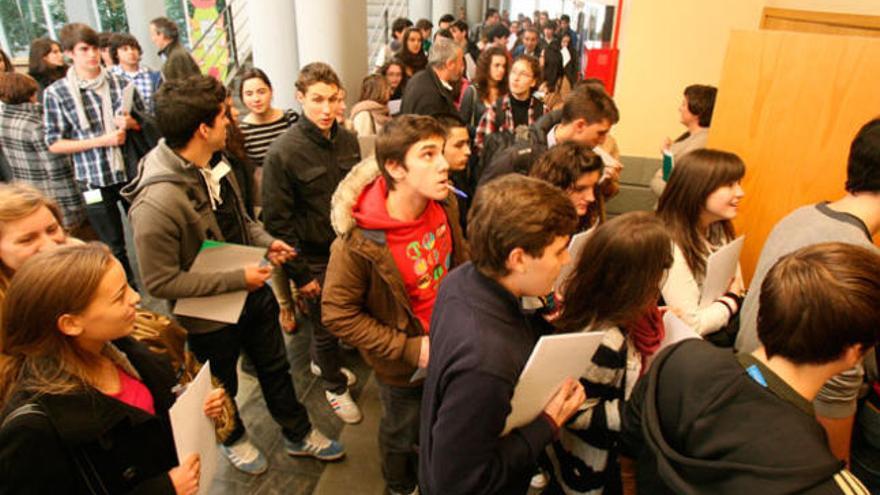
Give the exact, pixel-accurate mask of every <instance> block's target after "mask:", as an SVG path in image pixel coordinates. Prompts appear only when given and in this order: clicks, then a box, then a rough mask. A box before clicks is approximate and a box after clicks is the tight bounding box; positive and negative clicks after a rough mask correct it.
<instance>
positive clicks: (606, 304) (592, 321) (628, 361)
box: [549, 212, 672, 493]
mask: <svg viewBox="0 0 880 495" xmlns="http://www.w3.org/2000/svg"><path fill="white" fill-rule="evenodd" d="M671 265H672V242H671V239H670V237H669V234H668V233H667V232H666V229H665V227H664V226H663V223H662V222H661V221H660V220H659V219H658V218H657V217H656V216H655V215H654V214H653V213H649V212H632V213H626V214H624V215H621V216H619V217H615V218H613V219H611V220H609V221H608V222H606V223H604V224H602V225H600V226H599V227H598V228H596V231H595V232H593V234H591V235H590V238H589V239H588V240H587V242H586V244H585V245H584V248H583V250H582V251H581V254H580V257H579V258H578V260H577V261H576V262H575V269H574V271H573V272H572V274H571V275H570V276H569V277H568V280H566V282H565V284H564V289H563V292H564V301H565V303H564V304H563V308H562V313H561V315H560V317H559V319H558V320H557V321H556V325H557V326H558V327H559V328H561V329H562V330H564V331H569V332H580V331H590V332H603V337H602V342H601V344H600V345H599V348H598V349H597V350H596V352H595V354H594V355H593V356H590V357H589V358H588V359H589V361H588V362H587V363H585V364H586V372H585V373H584V375H583V376H582V377H581V378H580V382H581V384H582V385H583V386H584V391H585V392H586V396H587V402H586V403H585V404H584V406H582V407H581V410H580V411H579V412H578V413H576V414H575V415H574V416H573V417H572V418H571V419H570V420H569V421H568V422H567V423H566V425H565V426H564V427H563V428H561V429H560V433H559V439H558V440H557V441H555V442H554V443H553V446H552V448H551V449H549V450H550V454H551V455H550V457H551V463H552V464H553V471H554V474H555V476H553V483H554V484H555V485H556V486H555V488H556V489H557V491H559V489H560V487H562V488H564V492H565V493H602V490H603V489H605V490H608V493H619V492H620V477H619V476H617V473H619V467H618V459H617V456H616V452H617V438H618V435H619V434H620V422H621V417H620V411H622V410H623V404H624V403H625V401H627V400H628V399H629V396H630V393H631V392H632V389H633V387H634V386H635V383H636V380H638V378H639V377H640V376H641V375H642V374H643V373H644V371H645V369H646V368H647V363H646V360H647V358H648V357H650V356H652V355H653V354H654V353H656V352H657V351H658V350H659V348H660V342H661V340H662V339H663V334H664V332H663V323H662V321H661V316H660V311H659V310H658V309H657V298H658V297H659V286H660V283H661V280H662V279H663V276H664V274H665V273H666V271H667V270H668V269H669V267H670V266H671ZM585 359H586V357H585ZM585 466H586V468H587V469H584V467H585ZM551 491H553V490H552V489H551ZM554 493H555V491H554Z"/></svg>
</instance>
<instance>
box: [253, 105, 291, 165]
mask: <svg viewBox="0 0 880 495" xmlns="http://www.w3.org/2000/svg"><path fill="white" fill-rule="evenodd" d="M298 120H299V114H297V113H296V112H295V111H293V110H285V111H284V114H283V115H282V116H281V118H280V119H278V120H276V121H274V122H268V123H265V124H251V123H248V122H244V121H242V122H241V125H240V126H239V127H240V128H241V133H242V134H244V150H245V152H247V156H248V158H249V159H250V160H251V163H253V164H254V166H257V167H261V166H262V165H263V158H265V156H266V152H267V151H269V145H271V144H272V141H275V138H277V137H278V136H280V135H281V134H284V131H286V130H287V129H289V128H290V126H292V125H293V124H295V123H296V122H297V121H298Z"/></svg>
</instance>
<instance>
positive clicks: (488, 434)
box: [419, 263, 555, 495]
mask: <svg viewBox="0 0 880 495" xmlns="http://www.w3.org/2000/svg"><path fill="white" fill-rule="evenodd" d="M550 330H551V329H550V327H549V325H548V324H547V323H546V322H545V321H544V320H543V319H542V318H540V317H539V316H535V315H528V314H526V313H525V312H524V311H523V310H522V309H521V307H520V304H519V301H518V300H517V298H516V297H514V296H513V294H511V293H510V292H509V291H507V290H506V289H504V288H503V287H502V286H501V285H499V284H498V283H497V282H495V281H494V280H492V279H490V278H488V277H486V276H484V275H482V274H481V273H480V272H479V271H477V269H476V268H475V267H474V266H473V264H471V263H465V264H463V265H462V266H460V267H459V268H457V269H455V270H453V271H452V272H451V273H450V274H449V275H448V276H447V277H446V279H445V280H444V281H443V284H442V285H441V286H440V292H439V293H438V294H437V301H436V303H435V305H434V314H433V316H432V318H431V335H430V339H431V359H430V360H429V362H428V377H427V379H426V380H425V385H424V392H423V394H422V412H421V431H420V436H419V438H420V439H421V447H420V455H419V480H420V482H421V490H422V493H424V494H425V495H440V494H442V495H457V494H462V495H464V494H467V495H479V494H499V495H501V494H503V495H513V494H525V493H526V491H527V490H528V487H529V479H530V478H531V477H532V475H533V474H534V468H535V466H536V462H537V459H538V456H539V455H540V454H541V452H543V450H544V447H546V446H547V445H548V444H549V443H550V441H551V440H552V439H553V436H554V433H555V432H554V426H553V425H551V424H550V421H549V420H548V419H545V417H544V416H539V417H537V418H536V419H535V420H534V421H532V422H531V423H529V424H528V425H526V426H524V427H522V428H517V429H515V430H513V431H511V432H510V433H508V434H507V435H504V436H503V437H502V436H501V432H502V431H503V430H504V423H505V420H506V418H507V415H508V414H509V413H510V399H511V398H512V397H513V389H514V387H515V386H516V383H517V381H518V380H519V375H520V373H521V372H522V369H523V367H524V366H525V364H526V361H527V360H528V358H529V355H530V354H531V352H532V348H534V346H535V343H537V341H538V337H539V336H540V335H541V334H542V333H547V332H548V331H550Z"/></svg>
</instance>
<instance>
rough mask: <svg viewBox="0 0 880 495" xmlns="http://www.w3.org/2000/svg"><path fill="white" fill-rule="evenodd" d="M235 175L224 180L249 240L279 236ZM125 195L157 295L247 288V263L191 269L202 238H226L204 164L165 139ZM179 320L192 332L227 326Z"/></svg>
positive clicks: (145, 275)
mask: <svg viewBox="0 0 880 495" xmlns="http://www.w3.org/2000/svg"><path fill="white" fill-rule="evenodd" d="M234 175H235V174H233V173H229V174H227V175H226V177H225V178H226V179H227V181H226V182H225V183H224V186H226V185H231V186H232V189H233V192H234V197H235V200H236V203H237V204H236V208H235V210H236V211H237V212H238V215H237V216H238V219H239V221H240V222H241V223H240V225H241V232H242V233H243V235H244V237H245V244H248V245H252V246H268V245H269V244H271V243H272V241H274V240H275V239H274V238H273V237H272V236H270V235H269V234H268V233H266V231H265V230H263V227H262V226H261V225H260V224H258V223H257V222H255V221H254V220H252V219H251V218H249V217H248V216H247V214H246V213H245V211H244V203H243V201H242V196H241V191H240V190H239V188H238V184H237V183H236V182H235V177H234ZM122 195H123V196H124V197H125V198H126V199H128V200H129V201H130V202H131V208H130V209H129V211H128V216H129V220H130V221H131V226H132V230H133V231H134V243H135V247H136V249H137V256H138V261H139V265H140V274H141V279H142V280H143V283H144V286H145V288H146V290H147V291H148V292H149V293H150V294H151V295H152V296H154V297H158V298H162V299H168V300H170V301H171V302H172V303H173V302H174V301H175V300H177V299H180V298H183V297H201V296H212V295H217V294H223V293H226V292H232V291H239V290H245V289H246V288H247V285H246V283H245V277H244V269H241V268H236V269H230V270H224V271H218V272H215V273H190V272H189V271H188V270H189V268H190V267H191V266H192V263H193V261H195V258H196V255H197V254H198V253H199V249H200V248H201V246H202V242H204V241H205V240H207V239H211V240H215V241H223V240H224V238H223V233H222V232H221V231H220V226H219V225H218V224H217V218H216V217H215V216H214V211H213V209H212V208H211V200H210V197H209V195H208V189H207V186H206V184H205V179H204V178H203V177H202V174H201V173H200V172H199V170H198V167H196V166H195V165H194V164H193V163H190V162H187V161H186V160H185V159H184V158H183V157H181V156H180V155H178V154H177V153H175V152H174V151H173V150H172V149H171V148H169V147H168V145H167V144H165V140H164V139H162V140H160V141H159V144H158V145H157V146H156V147H155V148H153V149H152V150H151V151H150V152H149V153H147V155H146V156H144V158H143V160H142V161H141V163H140V170H139V172H138V176H137V177H136V178H135V179H134V180H133V181H132V182H131V183H130V184H129V185H128V186H126V187H125V189H124V190H123V191H122ZM179 320H180V323H181V325H183V326H184V328H186V329H187V330H188V331H189V332H190V333H208V332H212V331H215V330H219V329H220V328H223V327H224V326H226V324H225V323H222V322H217V321H211V320H204V319H199V318H189V317H179Z"/></svg>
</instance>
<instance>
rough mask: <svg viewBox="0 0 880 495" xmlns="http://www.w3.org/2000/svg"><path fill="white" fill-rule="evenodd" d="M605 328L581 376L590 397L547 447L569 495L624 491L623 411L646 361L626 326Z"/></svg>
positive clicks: (556, 480)
mask: <svg viewBox="0 0 880 495" xmlns="http://www.w3.org/2000/svg"><path fill="white" fill-rule="evenodd" d="M595 330H598V329H593V328H588V329H586V330H585V331H595ZM604 331H605V335H604V337H603V338H602V343H601V344H600V345H599V348H598V349H597V350H596V353H595V354H594V355H593V356H592V358H591V359H590V363H589V365H588V367H587V371H586V373H584V376H582V377H581V378H580V381H581V384H582V385H583V386H584V390H585V391H586V393H587V400H586V402H585V403H584V405H583V406H581V409H580V411H578V412H577V413H576V414H575V415H574V416H573V417H572V418H571V419H570V420H569V422H568V424H567V425H566V426H565V428H562V429H561V430H560V433H559V439H558V440H557V441H555V442H554V443H553V444H552V446H550V447H548V454H549V457H550V460H551V463H552V464H553V471H554V476H553V477H554V480H553V483H554V485H556V488H558V489H561V490H562V491H563V492H565V493H568V494H575V493H576V494H591V495H592V494H600V493H603V490H604V489H605V488H606V487H618V488H616V489H610V490H609V492H610V493H617V492H619V491H620V489H619V486H620V469H619V466H618V460H617V448H618V441H619V436H620V426H621V417H622V411H623V407H624V404H625V402H626V400H627V399H629V396H630V394H631V393H632V390H633V387H634V386H635V383H636V380H637V379H638V377H639V375H640V374H641V370H642V360H641V357H640V355H639V353H638V351H636V349H635V346H634V345H632V342H631V341H630V339H629V338H627V337H626V334H625V332H624V331H623V330H622V329H620V328H618V327H607V328H605V329H604Z"/></svg>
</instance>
